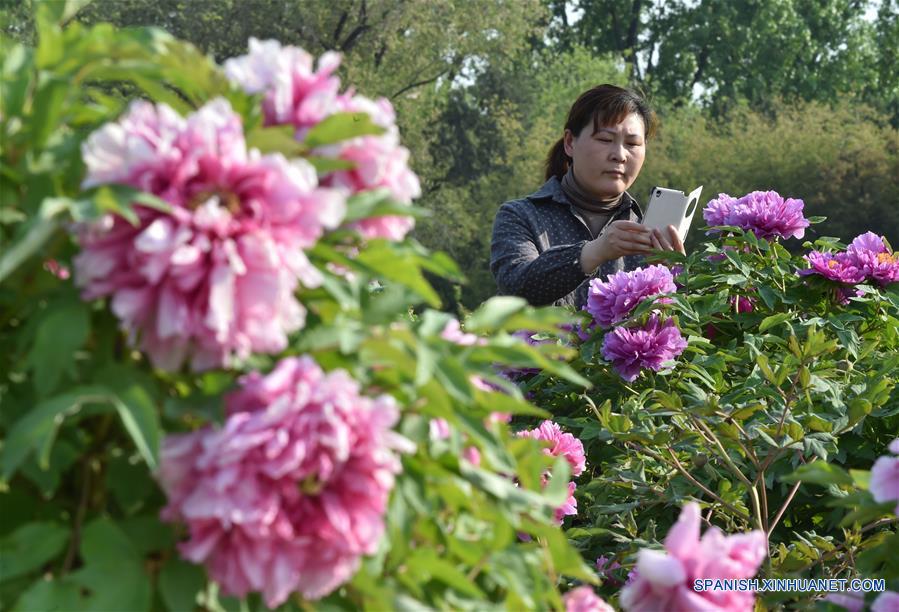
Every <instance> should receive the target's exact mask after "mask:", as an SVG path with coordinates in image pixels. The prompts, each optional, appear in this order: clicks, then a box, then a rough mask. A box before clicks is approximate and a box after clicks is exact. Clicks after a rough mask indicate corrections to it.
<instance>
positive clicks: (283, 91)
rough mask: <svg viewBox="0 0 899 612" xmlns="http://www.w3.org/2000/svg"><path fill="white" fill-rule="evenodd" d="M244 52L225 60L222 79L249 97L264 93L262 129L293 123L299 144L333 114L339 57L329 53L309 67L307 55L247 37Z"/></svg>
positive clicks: (338, 80) (272, 41)
mask: <svg viewBox="0 0 899 612" xmlns="http://www.w3.org/2000/svg"><path fill="white" fill-rule="evenodd" d="M249 46H250V48H249V53H248V54H247V55H242V56H240V57H236V58H232V59H229V60H226V61H225V63H224V70H225V76H227V77H228V79H229V80H231V81H233V82H234V83H236V84H237V85H239V86H240V87H242V88H243V89H244V91H246V92H247V93H251V94H258V93H262V94H264V97H263V99H262V111H263V115H264V118H265V125H293V126H295V127H296V128H297V137H298V139H300V140H302V139H303V138H305V136H306V133H307V132H308V131H309V129H310V128H311V127H313V126H314V125H316V124H317V123H319V122H320V121H321V120H322V119H324V118H325V117H327V116H328V115H331V114H333V113H334V109H335V108H336V105H337V99H338V91H339V89H340V79H339V78H337V77H336V76H333V73H334V71H335V70H337V67H338V66H340V54H338V53H335V52H333V51H329V52H327V53H325V54H323V55H322V56H321V57H320V58H319V60H318V66H317V68H316V67H313V59H312V56H311V55H310V54H309V53H307V52H306V51H304V50H303V49H300V48H299V47H289V46H288V47H282V46H281V43H279V42H278V41H276V40H264V41H260V40H258V39H256V38H250V44H249Z"/></svg>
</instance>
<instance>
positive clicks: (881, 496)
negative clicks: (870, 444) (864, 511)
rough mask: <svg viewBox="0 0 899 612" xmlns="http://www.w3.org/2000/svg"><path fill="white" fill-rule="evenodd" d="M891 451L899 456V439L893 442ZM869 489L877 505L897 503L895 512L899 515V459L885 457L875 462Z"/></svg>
mask: <svg viewBox="0 0 899 612" xmlns="http://www.w3.org/2000/svg"><path fill="white" fill-rule="evenodd" d="M890 451H892V452H893V453H894V454H896V455H899V439H897V440H893V442H892V443H891V444H890ZM868 489H869V490H870V491H871V495H873V496H874V501H876V502H877V503H881V504H882V503H884V502H888V501H896V502H897V504H896V509H895V512H896V514H899V457H891V456H890V455H884V456H883V457H880V458H879V459H877V461H875V462H874V465H873V466H872V467H871V481H870V483H869V485H868Z"/></svg>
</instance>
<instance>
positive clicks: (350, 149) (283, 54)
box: [225, 38, 421, 240]
mask: <svg viewBox="0 0 899 612" xmlns="http://www.w3.org/2000/svg"><path fill="white" fill-rule="evenodd" d="M339 65H340V55H338V54H336V53H333V52H330V53H325V54H324V55H322V57H321V58H320V59H319V63H318V69H317V70H313V65H312V57H311V56H310V55H309V54H308V53H306V52H305V51H304V50H302V49H299V48H297V47H290V46H287V47H282V46H281V44H280V43H278V42H277V41H273V40H268V41H258V40H256V39H252V38H251V39H250V49H249V53H248V54H247V55H244V56H241V57H237V58H233V59H229V60H227V61H226V62H225V74H226V75H227V76H228V78H229V79H231V80H232V81H234V82H235V83H237V84H238V85H239V86H241V87H243V89H244V90H245V91H247V92H250V93H260V92H264V93H265V97H264V103H263V108H264V111H265V121H266V125H292V126H294V127H295V128H296V137H297V139H298V140H303V139H304V138H305V137H306V135H307V134H308V132H309V129H310V128H311V127H312V126H314V125H315V124H316V123H318V122H319V121H321V120H322V119H324V118H326V117H327V116H329V115H332V114H334V113H338V112H346V113H365V114H367V115H369V116H370V117H371V119H372V121H373V122H374V123H375V124H376V125H378V126H380V127H382V128H384V133H382V134H378V135H368V136H359V137H356V138H351V139H349V140H345V141H342V142H339V143H336V144H332V145H327V146H322V147H318V148H316V149H314V150H313V151H312V153H313V154H314V155H318V156H324V157H329V158H336V159H341V160H344V161H348V162H352V163H353V164H354V167H353V168H352V169H347V170H336V171H332V172H329V173H326V174H325V175H324V176H322V178H321V181H322V185H325V186H332V187H341V188H344V189H347V190H349V191H350V192H351V193H358V192H362V191H369V190H372V189H387V190H388V191H389V192H390V195H391V196H392V198H393V199H394V200H395V201H396V202H399V203H400V204H410V203H411V202H412V200H413V199H414V198H417V197H418V196H419V195H421V186H420V183H419V180H418V177H417V176H416V175H415V173H414V172H412V170H411V169H410V168H409V151H408V149H406V148H405V147H402V146H401V145H400V142H399V130H398V129H397V126H396V116H395V113H394V110H393V106H392V105H391V104H390V102H389V101H388V100H387V99H385V98H380V99H378V100H370V99H368V98H366V97H364V96H360V95H354V94H353V93H352V92H346V93H343V94H338V90H339V89H340V80H339V79H338V78H337V77H335V76H332V73H333V72H334V71H335V70H336V69H337V67H338V66H339ZM414 225H415V222H414V219H413V218H412V217H408V216H397V215H388V216H381V217H371V218H368V219H362V220H361V221H357V222H356V223H354V224H353V227H355V228H356V229H357V230H358V231H359V233H361V234H362V235H363V236H364V237H365V238H387V239H388V240H401V239H402V238H403V237H404V236H405V235H406V234H407V233H408V232H409V231H410V230H411V229H412V228H413V227H414Z"/></svg>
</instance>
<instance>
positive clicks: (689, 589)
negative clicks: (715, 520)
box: [620, 502, 767, 612]
mask: <svg viewBox="0 0 899 612" xmlns="http://www.w3.org/2000/svg"><path fill="white" fill-rule="evenodd" d="M700 521H701V517H700V514H699V504H696V503H695V502H691V503H689V504H687V505H686V506H684V508H683V510H681V514H680V518H678V520H677V523H676V524H675V525H674V526H673V527H672V528H671V531H669V532H668V536H667V537H666V538H665V549H666V551H667V552H660V551H657V550H649V549H643V550H641V551H640V553H639V556H638V557H637V566H636V570H637V572H636V575H635V578H634V579H633V581H630V580H629V581H628V584H627V585H625V586H624V588H623V589H622V590H621V599H620V601H621V607H622V608H623V609H625V610H627V611H629V612H658V611H660V610H665V611H666V612H694V611H696V610H706V611H710V612H711V611H720V612H751V611H752V609H753V607H754V605H755V594H754V593H752V592H741V591H715V590H706V591H695V590H694V589H693V581H694V580H698V579H705V578H710V579H716V578H721V579H725V578H726V579H740V578H752V577H753V576H755V573H756V572H757V571H758V568H759V565H761V563H762V560H763V559H764V558H765V555H766V554H767V551H766V550H765V547H766V540H765V535H764V534H763V533H762V532H761V531H752V532H750V533H746V534H738V535H732V536H726V535H724V534H723V533H722V532H721V530H719V529H718V528H717V527H712V528H710V529H708V530H707V531H706V532H705V534H704V535H703V536H702V539H700V537H699V527H700Z"/></svg>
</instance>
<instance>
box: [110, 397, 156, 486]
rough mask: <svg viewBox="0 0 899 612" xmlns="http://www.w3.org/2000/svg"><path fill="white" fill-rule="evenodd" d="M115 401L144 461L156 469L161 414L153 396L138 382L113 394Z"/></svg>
mask: <svg viewBox="0 0 899 612" xmlns="http://www.w3.org/2000/svg"><path fill="white" fill-rule="evenodd" d="M113 403H114V405H115V408H116V410H117V411H118V413H119V417H121V419H122V423H123V424H124V425H125V429H126V430H127V431H128V434H129V435H130V436H131V439H132V440H133V441H134V445H135V446H136V447H137V450H138V451H139V452H140V454H141V456H142V457H143V458H144V461H146V462H147V465H148V466H149V467H150V469H151V470H155V469H156V467H157V465H158V463H159V462H158V458H159V439H160V433H161V430H160V426H159V415H158V413H157V411H156V406H155V405H154V403H153V400H152V398H150V396H149V395H148V394H147V392H146V391H145V390H144V389H143V388H141V387H140V386H138V385H136V384H132V385H130V386H128V387H127V388H126V389H124V390H122V391H119V393H118V394H117V396H113Z"/></svg>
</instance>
